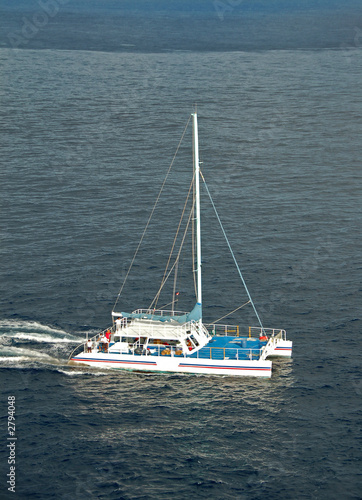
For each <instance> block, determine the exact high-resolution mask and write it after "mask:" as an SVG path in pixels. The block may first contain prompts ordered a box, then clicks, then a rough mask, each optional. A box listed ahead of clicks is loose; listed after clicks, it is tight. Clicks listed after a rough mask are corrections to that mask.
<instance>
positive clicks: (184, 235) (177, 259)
mask: <svg viewBox="0 0 362 500" xmlns="http://www.w3.org/2000/svg"><path fill="white" fill-rule="evenodd" d="M193 210H194V206H192V207H191V211H190V215H189V218H188V221H187V224H186V228H185V231H184V234H183V237H182V240H181V244H180V248H179V251H178V254H177V256H176V259H175V262H174V263H173V265H172V267H171V269H170V270H169V272H168V274H167V276H166V278H165V280H164V281H163V283H161V286H160V288H159V290H158V292H157V294H156V295H155V297H154V299H153V300H152V302H151V304H150V306H149V309H152V308H153V309H156V305H157V301H158V299H159V297H160V293H161V291H162V288H163V287H164V285H165V284H166V281H167V280H168V278H169V277H170V274H171V273H172V271H173V269H174V267H175V266H176V265H177V263H178V261H179V259H180V255H181V250H182V247H183V244H184V241H185V238H186V234H187V231H188V228H189V225H190V220H191V216H192V212H193ZM156 299H157V301H156ZM155 301H156V304H155ZM154 304H155V305H154ZM153 306H154V307H153Z"/></svg>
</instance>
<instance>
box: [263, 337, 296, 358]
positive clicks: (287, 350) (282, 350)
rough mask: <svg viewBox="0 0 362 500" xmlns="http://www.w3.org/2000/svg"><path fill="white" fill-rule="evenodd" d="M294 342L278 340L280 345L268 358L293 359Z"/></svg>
mask: <svg viewBox="0 0 362 500" xmlns="http://www.w3.org/2000/svg"><path fill="white" fill-rule="evenodd" d="M292 349H293V342H292V341H291V340H278V343H277V345H276V347H275V349H274V351H273V353H272V354H269V356H268V357H271V356H272V357H274V356H278V357H279V356H282V357H285V358H291V357H292Z"/></svg>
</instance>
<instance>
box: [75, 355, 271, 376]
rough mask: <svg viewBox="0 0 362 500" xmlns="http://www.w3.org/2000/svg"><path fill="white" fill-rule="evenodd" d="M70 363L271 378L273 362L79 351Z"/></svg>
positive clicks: (155, 370) (142, 369) (119, 368)
mask: <svg viewBox="0 0 362 500" xmlns="http://www.w3.org/2000/svg"><path fill="white" fill-rule="evenodd" d="M70 362H71V363H72V364H82V365H88V366H96V367H98V368H112V369H116V370H136V371H147V372H173V373H189V374H206V375H233V376H235V375H237V376H247V377H268V378H270V377H271V373H272V362H271V361H269V360H263V361H259V360H257V361H251V360H227V361H226V360H224V361H218V360H215V359H198V358H187V357H161V356H143V355H139V356H134V355H132V354H123V355H120V354H112V353H107V354H106V355H105V354H104V353H98V352H94V353H81V354H78V355H77V356H75V357H73V358H71V359H70Z"/></svg>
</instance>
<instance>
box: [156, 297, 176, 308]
mask: <svg viewBox="0 0 362 500" xmlns="http://www.w3.org/2000/svg"><path fill="white" fill-rule="evenodd" d="M175 302H178V299H176V300H174V301H172V302H169V303H168V304H165V305H164V306H162V307H160V310H161V309H164V308H165V307H167V306H170V305H171V304H174V303H175Z"/></svg>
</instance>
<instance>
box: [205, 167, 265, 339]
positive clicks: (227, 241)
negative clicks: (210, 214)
mask: <svg viewBox="0 0 362 500" xmlns="http://www.w3.org/2000/svg"><path fill="white" fill-rule="evenodd" d="M200 175H201V178H202V180H203V182H204V185H205V188H206V191H207V194H208V195H209V198H210V201H211V204H212V207H213V209H214V211H215V214H216V218H217V220H218V222H219V224H220V227H221V230H222V232H223V234H224V237H225V240H226V243H227V245H228V247H229V250H230V253H231V256H232V258H233V260H234V262H235V265H236V269H237V270H238V273H239V276H240V278H241V281H242V282H243V285H244V288H245V290H246V293H247V294H248V297H249V300H250V303H251V305H252V306H253V309H254V313H255V315H256V317H257V319H258V321H259V325H260V327H261V329H262V332H263V334H264V335H265V330H264V327H263V324H262V322H261V319H260V317H259V314H258V311H257V310H256V307H255V305H254V302H253V299H252V298H251V295H250V293H249V290H248V287H247V286H246V283H245V280H244V278H243V275H242V274H241V271H240V267H239V265H238V263H237V260H236V258H235V255H234V252H233V250H232V248H231V245H230V242H229V240H228V237H227V236H226V233H225V229H224V227H223V225H222V223H221V220H220V217H219V214H218V213H217V210H216V207H215V204H214V201H213V199H212V197H211V194H210V191H209V188H208V187H207V184H206V181H205V178H204V176H203V174H202V172H201V171H200Z"/></svg>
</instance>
